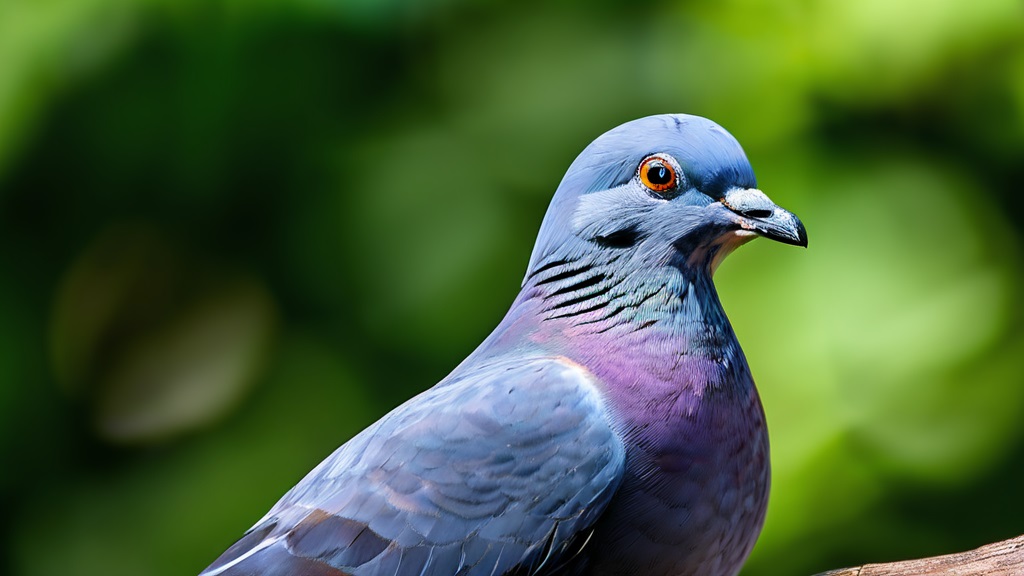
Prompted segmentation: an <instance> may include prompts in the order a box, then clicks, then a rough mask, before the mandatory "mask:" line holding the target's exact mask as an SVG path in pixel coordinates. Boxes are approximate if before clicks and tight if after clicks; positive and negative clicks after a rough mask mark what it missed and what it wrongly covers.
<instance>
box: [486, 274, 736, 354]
mask: <svg viewBox="0 0 1024 576" xmlns="http://www.w3.org/2000/svg"><path fill="white" fill-rule="evenodd" d="M502 324H503V326H502V327H500V328H499V331H509V332H511V333H512V336H513V337H515V336H517V335H518V336H520V337H521V336H527V337H528V338H530V339H531V340H533V341H537V340H544V341H545V342H546V343H547V345H545V348H557V347H558V346H560V345H569V346H570V347H573V348H575V347H576V346H577V344H578V343H583V345H585V346H591V347H593V348H600V349H609V348H615V347H628V348H630V349H631V351H630V353H629V356H636V355H637V353H638V352H637V350H657V351H660V353H663V354H666V355H676V354H678V353H679V352H680V351H685V353H686V354H687V355H691V356H699V357H705V358H716V359H721V358H726V359H735V357H736V356H738V355H741V354H742V352H740V351H739V350H740V349H739V345H738V343H737V342H736V336H735V334H734V333H733V330H732V327H731V326H730V324H729V320H728V318H727V317H726V315H725V312H724V311H723V310H722V305H721V303H720V302H719V299H718V294H717V292H716V291H715V287H714V284H713V283H712V280H711V275H710V271H709V270H708V269H707V267H700V268H692V267H689V266H686V265H685V263H682V262H680V263H677V264H675V265H673V264H666V265H663V266H656V267H651V266H649V265H645V266H638V267H633V266H630V265H629V262H628V261H626V259H623V260H622V261H617V260H616V259H615V258H612V259H605V260H603V261H594V260H586V259H578V260H574V261H555V262H551V263H549V264H546V265H543V266H539V267H538V268H537V269H536V270H535V271H533V272H532V273H531V274H530V275H529V276H528V277H527V279H526V282H525V283H524V286H523V290H522V292H521V293H520V295H519V297H518V298H517V299H516V302H515V304H514V305H513V306H512V309H511V310H510V311H509V314H508V317H506V321H505V322H503V323H502ZM517 325H518V326H517ZM651 342H655V343H657V344H658V345H656V346H652V345H651ZM652 360H654V361H657V360H658V359H657V358H653V359H652Z"/></svg>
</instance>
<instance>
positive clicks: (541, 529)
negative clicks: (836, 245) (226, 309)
mask: <svg viewBox="0 0 1024 576" xmlns="http://www.w3.org/2000/svg"><path fill="white" fill-rule="evenodd" d="M758 236H763V237H766V238H771V239H773V240H777V241H779V242H782V243H785V244H795V245H799V246H806V245H807V233H806V232H805V230H804V226H803V224H801V222H800V220H799V219H798V218H797V217H796V216H794V215H793V214H792V213H790V212H788V211H786V210H784V209H782V208H780V207H778V206H776V205H775V204H774V203H773V202H772V201H771V200H769V199H768V197H767V196H765V195H764V194H763V193H762V192H761V191H759V190H758V189H757V184H756V182H755V179H754V173H753V170H752V169H751V167H750V164H749V162H748V161H747V159H746V156H745V154H744V152H743V150H742V149H741V148H740V145H739V143H738V142H737V141H736V140H735V139H734V138H733V137H732V136H731V135H730V134H729V133H727V132H726V131H725V130H724V129H722V128H721V127H719V126H718V125H717V124H715V123H714V122H711V121H710V120H707V119H704V118H700V117H697V116H688V115H683V114H666V115H658V116H650V117H646V118H641V119H639V120H634V121H632V122H628V123H626V124H623V125H621V126H619V127H617V128H614V129H613V130H611V131H609V132H607V133H605V134H603V135H602V136H600V137H599V138H597V139H596V140H595V141H594V142H592V143H591V144H590V145H589V146H588V147H587V148H586V149H585V150H583V152H582V153H581V154H580V155H579V156H578V157H577V158H576V160H575V161H574V162H573V163H572V165H571V166H570V167H569V170H568V172H567V173H566V174H565V177H564V178H563V179H562V182H561V184H560V185H559V186H558V189H557V190H556V192H555V195H554V198H553V200H552V202H551V205H550V207H549V209H548V211H547V214H546V216H545V217H544V220H543V223H542V225H541V228H540V233H539V235H538V238H537V243H536V245H535V247H534V250H533V254H532V256H531V258H530V262H529V266H528V269H527V273H526V277H525V279H524V280H523V283H522V290H521V291H520V293H519V295H518V297H517V298H516V299H515V301H514V302H513V304H512V307H511V309H510V310H509V312H508V313H507V315H506V316H505V317H504V319H503V320H502V321H501V323H500V324H499V325H498V327H497V328H496V329H495V330H494V332H493V333H491V335H490V336H488V337H487V338H486V340H484V342H483V343H482V344H481V345H480V346H479V347H478V348H477V349H476V350H475V351H474V352H473V353H472V354H471V355H470V356H469V357H468V358H466V360H464V361H463V362H462V363H461V364H460V365H459V366H458V367H456V368H455V370H454V371H453V372H452V373H451V374H449V375H448V376H447V377H446V378H444V379H443V380H442V381H441V382H439V383H438V384H437V385H435V386H434V387H433V388H430V389H428V390H426V391H425V392H423V393H421V394H419V395H418V396H416V397H414V398H412V399H411V400H409V401H407V402H406V403H404V404H402V405H401V406H399V407H398V408H395V409H394V410H393V411H391V412H390V413H389V414H387V415H386V416H384V417H383V418H381V419H380V420H379V421H378V422H376V423H375V424H373V425H371V426H370V427H369V428H367V429H365V430H363V431H362V432H361V433H359V434H358V435H356V436H355V437H354V438H352V439H351V440H349V441H348V442H346V443H345V444H343V445H342V446H341V447H340V448H338V449H337V450H336V451H335V452H334V453H333V454H331V455H330V456H329V457H328V458H327V459H326V460H324V461H323V462H322V463H321V464H320V465H319V466H317V467H316V468H314V469H313V471H312V472H310V473H309V474H308V475H307V476H306V477H305V478H304V479H303V480H302V481H301V482H299V483H298V484H297V485H296V486H295V487H294V488H292V489H291V491H289V492H288V493H287V494H285V496H284V497H283V498H282V499H281V500H280V501H279V502H278V503H277V504H276V505H275V506H274V507H273V508H272V509H271V510H270V512H268V513H267V515H266V516H264V517H263V518H262V519H261V520H260V521H259V522H257V523H256V525H255V526H253V527H252V528H251V529H250V530H249V531H248V532H247V533H246V534H245V535H244V536H243V537H242V538H241V539H240V540H239V541H238V542H237V543H235V544H234V545H233V546H231V547H230V548H229V549H228V550H227V551H226V552H224V554H223V555H221V556H220V557H219V558H218V559H217V560H216V561H215V562H214V563H213V564H212V565H210V566H209V567H208V568H207V569H206V570H205V571H204V572H203V573H202V576H228V575H231V576H240V575H252V576H257V575H259V576H271V575H273V576H283V575H306V576H314V575H316V576H340V575H343V574H344V575H352V576H371V575H372V576H381V575H387V576H392V575H396V576H424V575H434V576H441V575H444V576H454V575H460V576H461V575H465V576H496V575H512V574H515V575H523V576H526V575H536V576H542V575H556V574H557V575H593V576H597V575H609V576H610V575H623V576H625V575H644V576H662V575H666V576H667V575H675V576H683V575H701V576H726V575H734V574H736V573H737V572H739V570H740V567H741V566H742V564H743V562H744V560H745V559H746V557H747V555H748V554H749V553H750V550H751V548H752V547H753V545H754V541H755V540H756V539H757V536H758V534H759V532H760V530H761V526H762V524H763V522H764V516H765V508H766V505H767V500H768V485H769V459H768V435H767V430H766V428H765V418H764V411H763V409H762V407H761V402H760V399H759V398H758V394H757V390H756V389H755V387H754V381H753V379H752V377H751V374H750V369H749V368H748V366H747V361H746V358H745V357H744V355H743V351H742V350H741V349H740V346H739V343H738V342H737V339H736V335H735V333H734V332H733V330H732V327H731V325H730V324H729V321H728V319H727V318H726V315H725V312H724V311H723V310H722V305H721V303H720V302H719V299H718V295H717V293H716V291H715V287H714V284H713V283H712V276H713V274H714V272H715V269H716V268H717V266H718V264H719V263H720V262H721V261H722V259H723V258H724V257H725V256H726V255H727V254H729V253H730V252H732V251H733V250H734V249H735V248H737V247H738V246H740V245H742V244H744V243H745V242H747V241H749V240H751V239H753V238H755V237H758Z"/></svg>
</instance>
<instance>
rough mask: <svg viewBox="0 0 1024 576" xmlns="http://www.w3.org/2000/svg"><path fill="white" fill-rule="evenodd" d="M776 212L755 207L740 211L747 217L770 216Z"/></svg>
mask: <svg viewBox="0 0 1024 576" xmlns="http://www.w3.org/2000/svg"><path fill="white" fill-rule="evenodd" d="M774 213H775V211H774V210H763V209H754V210H743V211H742V212H740V215H742V216H746V217H747V218H768V217H770V216H771V215H772V214H774Z"/></svg>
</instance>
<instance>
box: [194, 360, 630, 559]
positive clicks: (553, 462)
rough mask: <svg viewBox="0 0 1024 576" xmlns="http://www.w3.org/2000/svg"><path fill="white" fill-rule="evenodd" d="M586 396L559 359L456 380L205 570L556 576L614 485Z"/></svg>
mask: <svg viewBox="0 0 1024 576" xmlns="http://www.w3.org/2000/svg"><path fill="white" fill-rule="evenodd" d="M594 386H595V383H594V381H593V379H592V377H591V376H590V375H589V374H588V373H587V372H586V371H585V370H583V369H582V368H580V367H578V366H576V365H574V364H573V363H571V362H568V361H566V360H564V359H558V358H533V359H524V358H515V359H509V360H496V361H494V362H493V363H491V364H489V365H487V366H482V367H478V368H476V369H474V370H472V371H471V372H469V373H465V374H463V375H460V374H459V373H458V372H457V373H455V374H453V375H452V376H451V377H450V378H449V379H448V380H446V381H445V382H442V383H441V384H440V385H438V386H436V387H434V388H432V389H430V390H428V391H426V392H424V393H422V394H420V395H419V396H417V397H415V398H413V399H412V400H410V401H408V402H406V403H405V404H403V405H402V406H400V407H398V408H397V409H395V410H394V411H392V412H391V413H390V414H388V415H387V416H385V417H384V418H383V419H381V420H380V421H378V422H377V423H376V424H374V425H373V426H371V427H369V428H367V429H366V430H364V431H363V432H361V433H360V434H359V435H357V436H356V437H354V438H353V439H352V440H350V441H349V442H348V443H346V444H345V445H343V446H342V447H341V448H339V449H338V450H337V451H336V452H335V453H334V454H332V455H331V456H330V457H329V458H327V459H326V460H325V461H324V462H323V463H321V464H320V465H319V466H318V467H317V468H316V469H314V470H313V471H312V472H311V473H310V474H309V475H308V476H306V478H304V479H303V480H302V481H301V482H300V483H299V484H298V485H297V486H296V487H295V488H294V489H293V490H292V491H290V492H289V493H288V494H286V495H285V496H284V498H282V499H281V501H280V502H278V504H277V505H276V506H274V508H273V509H272V510H271V511H270V512H269V513H268V514H267V515H266V517H264V518H263V519H262V520H261V521H260V522H258V523H257V525H256V526H255V527H254V528H253V529H252V531H253V532H254V533H257V534H258V535H259V538H258V539H256V540H255V541H253V542H251V543H250V544H249V547H248V549H243V550H237V549H236V550H229V551H228V553H226V554H225V555H224V557H223V558H222V559H220V560H219V561H218V562H217V563H215V564H214V565H212V566H211V567H210V568H209V569H208V572H206V573H205V574H210V575H213V574H225V575H240V574H252V575H257V574H259V575H262V574H271V573H274V572H273V570H275V569H277V567H275V566H273V565H268V563H267V559H268V558H271V557H279V558H282V559H285V560H278V561H279V562H303V563H310V562H312V563H314V564H317V565H320V566H321V567H323V568H327V567H330V568H334V569H337V570H338V571H340V573H344V574H352V575H371V574H397V575H404V574H414V575H420V574H466V575H482V576H490V575H491V574H505V573H508V572H510V571H511V570H513V569H521V570H522V571H523V573H524V574H534V573H536V574H542V573H545V572H543V570H544V567H547V568H550V569H554V568H556V567H558V566H559V565H560V563H561V561H562V560H563V559H564V557H565V556H566V555H567V554H571V553H572V551H573V546H574V545H577V546H578V545H582V540H583V539H585V538H586V536H587V533H586V531H587V529H589V528H590V527H591V526H592V525H593V523H594V522H595V521H596V519H597V517H598V516H599V515H600V513H601V511H602V510H603V509H604V508H605V506H606V505H607V502H608V501H609V499H610V498H611V495H612V494H613V493H614V492H615V489H616V488H617V487H618V483H619V481H620V479H621V476H622V471H623V466H624V461H625V456H624V450H623V446H622V442H621V440H620V439H619V437H618V436H617V435H616V433H615V431H614V430H613V429H612V427H611V425H610V420H609V418H608V416H607V413H606V409H605V407H604V403H603V400H602V399H601V396H600V394H599V393H598V391H597V389H596V388H595V387H594ZM266 542H273V543H272V544H271V545H269V546H266V547H265V548H261V549H258V550H257V552H256V553H255V554H252V555H250V556H247V557H245V556H244V555H245V554H246V553H248V552H250V550H252V549H254V548H257V547H258V546H260V545H261V544H264V543H266ZM240 557H242V558H243V559H242V560H238V558H240ZM293 558H294V560H293Z"/></svg>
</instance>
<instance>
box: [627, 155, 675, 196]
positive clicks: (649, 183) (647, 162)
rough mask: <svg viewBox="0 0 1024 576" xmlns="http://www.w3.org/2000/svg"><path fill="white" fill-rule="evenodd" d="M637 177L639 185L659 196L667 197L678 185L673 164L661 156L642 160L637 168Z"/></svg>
mask: <svg viewBox="0 0 1024 576" xmlns="http://www.w3.org/2000/svg"><path fill="white" fill-rule="evenodd" d="M637 177H638V178H639V179H640V183H641V184H643V185H644V186H645V187H646V188H647V189H648V190H650V191H651V192H654V193H655V194H658V195H659V196H665V195H667V194H668V193H669V192H671V191H673V190H675V189H676V187H677V186H678V185H679V174H678V173H677V171H676V167H675V162H672V161H670V160H669V159H668V158H666V157H665V156H663V155H661V154H652V155H650V156H648V157H647V158H644V160H643V162H641V163H640V166H639V167H638V168H637Z"/></svg>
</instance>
